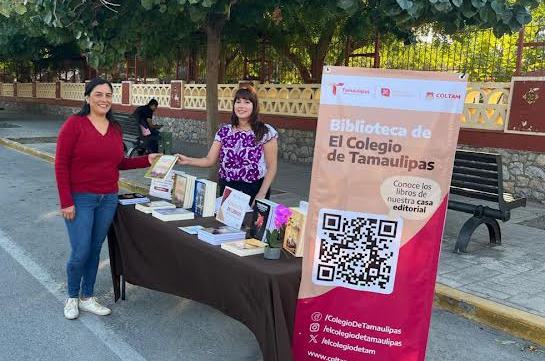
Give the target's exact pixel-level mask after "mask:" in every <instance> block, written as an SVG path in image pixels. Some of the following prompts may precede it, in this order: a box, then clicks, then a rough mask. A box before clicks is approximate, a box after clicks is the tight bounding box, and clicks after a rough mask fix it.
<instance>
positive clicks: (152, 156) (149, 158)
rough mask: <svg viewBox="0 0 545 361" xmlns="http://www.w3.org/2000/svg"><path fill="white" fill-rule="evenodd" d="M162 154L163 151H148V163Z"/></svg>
mask: <svg viewBox="0 0 545 361" xmlns="http://www.w3.org/2000/svg"><path fill="white" fill-rule="evenodd" d="M162 155H163V153H150V154H148V162H149V164H153V162H154V161H155V160H156V159H157V158H159V157H160V156H162Z"/></svg>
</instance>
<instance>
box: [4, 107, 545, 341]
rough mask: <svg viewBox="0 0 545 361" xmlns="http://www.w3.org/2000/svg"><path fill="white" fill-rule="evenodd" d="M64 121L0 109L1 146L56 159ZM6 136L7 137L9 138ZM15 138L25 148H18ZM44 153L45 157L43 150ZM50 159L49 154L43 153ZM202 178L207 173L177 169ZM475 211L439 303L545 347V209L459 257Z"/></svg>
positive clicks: (452, 216)
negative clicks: (493, 243) (499, 242)
mask: <svg viewBox="0 0 545 361" xmlns="http://www.w3.org/2000/svg"><path fill="white" fill-rule="evenodd" d="M61 124H62V120H53V119H51V118H43V117H41V116H38V115H36V114H20V113H15V112H9V111H6V110H3V111H0V144H3V145H6V144H7V143H9V144H10V145H9V146H11V147H16V148H17V149H19V150H21V151H23V152H25V153H29V154H32V155H38V156H40V157H41V158H44V159H52V156H53V155H54V152H55V136H56V133H57V131H58V128H59V127H60V125H61ZM5 139H8V141H6V140H5ZM9 140H12V141H15V142H17V143H18V144H17V145H15V146H14V145H13V143H10V142H9ZM178 146H180V147H181V149H182V150H183V153H184V154H188V155H193V156H197V155H204V154H205V153H206V150H207V149H205V148H204V147H203V146H200V145H195V144H191V143H184V144H181V145H178ZM36 151H38V152H36ZM42 155H43V156H42ZM177 168H178V169H181V170H185V171H188V172H189V173H191V174H194V175H196V176H198V177H202V176H206V175H207V173H208V170H207V169H199V168H191V167H177ZM278 169H279V171H278V175H277V177H276V180H275V182H274V183H273V187H272V196H271V198H272V199H273V200H275V201H277V202H282V203H284V204H287V205H290V206H291V205H297V204H298V202H299V200H307V199H308V191H309V185H310V175H311V166H310V165H297V164H292V163H288V162H284V161H280V162H279V167H278ZM143 173H144V170H131V171H124V172H122V180H123V182H122V184H124V185H126V186H127V187H129V188H131V187H134V186H137V187H138V186H140V187H142V186H143V187H147V186H148V185H149V180H148V179H147V178H144V177H143ZM468 218H469V215H468V214H465V213H460V212H455V211H449V212H448V214H447V221H446V225H445V231H444V237H443V244H442V251H441V260H440V263H439V271H438V278H437V282H438V285H437V289H436V304H437V305H439V306H440V307H445V308H448V309H450V310H453V311H455V312H458V313H462V314H464V315H465V316H466V317H468V318H471V319H475V320H477V321H480V322H483V323H486V324H489V325H491V326H493V327H496V328H500V329H502V330H504V331H507V332H511V333H513V334H515V335H517V336H520V337H524V338H527V339H529V340H532V341H534V342H538V343H541V344H545V262H544V255H545V237H544V235H545V232H544V230H545V206H544V205H541V204H535V203H534V204H532V203H529V204H528V205H527V207H526V208H518V209H516V210H514V211H513V213H512V218H511V220H510V221H509V222H507V223H503V224H501V229H502V233H503V235H502V241H503V244H502V245H500V246H491V245H489V244H488V234H487V232H486V228H485V227H481V228H479V229H478V230H477V232H475V234H474V235H473V238H472V241H471V242H470V245H469V249H468V250H469V253H468V254H455V253H453V252H452V250H453V248H454V243H455V241H456V237H457V234H458V232H459V230H460V228H461V226H462V224H463V223H464V222H465V221H466V220H467V219H468Z"/></svg>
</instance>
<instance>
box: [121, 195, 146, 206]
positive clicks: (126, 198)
mask: <svg viewBox="0 0 545 361" xmlns="http://www.w3.org/2000/svg"><path fill="white" fill-rule="evenodd" d="M117 199H118V202H119V204H121V205H123V206H126V205H128V204H137V203H147V202H149V201H150V199H149V198H148V197H146V196H145V195H143V194H141V193H125V194H119V195H118V196H117Z"/></svg>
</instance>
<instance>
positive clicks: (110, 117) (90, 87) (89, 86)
mask: <svg viewBox="0 0 545 361" xmlns="http://www.w3.org/2000/svg"><path fill="white" fill-rule="evenodd" d="M102 84H108V86H109V87H110V90H111V91H112V93H113V91H114V87H113V86H112V83H110V82H109V81H107V80H105V79H102V78H94V79H93V80H91V81H90V82H88V83H87V84H85V92H84V93H83V95H84V96H86V97H88V96H89V95H91V92H92V91H93V89H95V88H96V87H97V86H99V85H102ZM89 113H91V107H90V106H89V103H87V101H85V100H84V101H83V106H82V107H81V110H80V111H79V113H77V115H82V116H85V115H89ZM106 119H108V120H109V121H110V122H112V123H114V124H115V125H117V126H118V127H119V129H121V125H120V124H119V123H118V122H117V121H116V120H115V118H114V114H113V112H112V109H110V110H108V113H106Z"/></svg>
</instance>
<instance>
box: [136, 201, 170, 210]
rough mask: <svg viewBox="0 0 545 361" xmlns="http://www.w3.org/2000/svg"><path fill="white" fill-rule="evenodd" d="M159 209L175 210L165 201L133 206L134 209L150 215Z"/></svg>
mask: <svg viewBox="0 0 545 361" xmlns="http://www.w3.org/2000/svg"><path fill="white" fill-rule="evenodd" d="M160 208H176V206H175V205H174V204H172V203H169V202H167V201H153V202H148V203H140V204H137V205H135V206H134V209H136V210H139V211H140V212H144V213H151V212H152V211H153V210H154V209H160Z"/></svg>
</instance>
